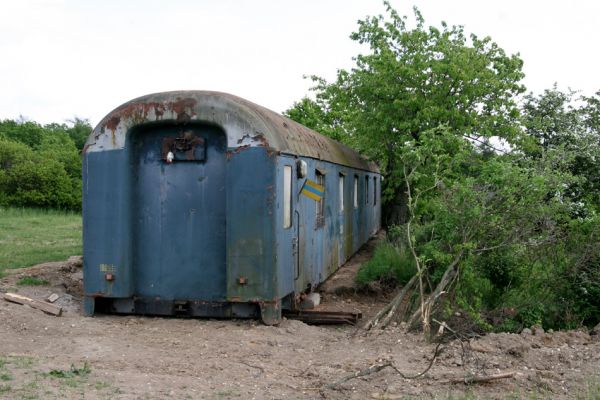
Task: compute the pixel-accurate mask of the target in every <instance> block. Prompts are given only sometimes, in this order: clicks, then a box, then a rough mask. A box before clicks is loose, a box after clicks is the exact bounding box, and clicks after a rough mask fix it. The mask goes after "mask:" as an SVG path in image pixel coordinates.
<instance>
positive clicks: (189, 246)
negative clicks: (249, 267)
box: [131, 125, 227, 300]
mask: <svg viewBox="0 0 600 400" xmlns="http://www.w3.org/2000/svg"><path fill="white" fill-rule="evenodd" d="M131 140H132V141H133V143H132V147H133V152H132V172H131V173H132V184H133V198H132V200H133V201H132V216H133V221H132V222H133V229H132V231H133V232H132V233H133V235H132V236H133V237H132V241H133V255H134V274H135V295H137V296H142V297H158V298H162V299H186V300H194V299H198V300H200V299H201V300H222V299H223V298H224V297H225V279H226V275H225V274H226V266H225V226H226V223H225V222H226V221H225V194H226V193H225V168H226V158H225V151H226V148H227V142H226V137H225V133H224V132H223V131H222V130H220V129H219V128H216V127H213V126H205V125H190V126H186V127H178V126H169V125H167V126H154V127H149V128H146V129H143V130H140V131H138V132H135V133H134V134H133V135H132V139H131Z"/></svg>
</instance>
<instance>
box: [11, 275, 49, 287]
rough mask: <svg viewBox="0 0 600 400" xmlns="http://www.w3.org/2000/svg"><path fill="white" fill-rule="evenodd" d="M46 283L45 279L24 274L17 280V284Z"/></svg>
mask: <svg viewBox="0 0 600 400" xmlns="http://www.w3.org/2000/svg"><path fill="white" fill-rule="evenodd" d="M47 284H48V281H47V280H45V279H40V278H36V277H35V276H24V277H22V278H20V279H19V280H18V281H17V285H19V286H44V285H47Z"/></svg>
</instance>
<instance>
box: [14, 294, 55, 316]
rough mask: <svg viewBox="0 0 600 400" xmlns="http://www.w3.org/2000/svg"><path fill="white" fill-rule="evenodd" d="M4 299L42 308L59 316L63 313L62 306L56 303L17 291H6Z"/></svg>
mask: <svg viewBox="0 0 600 400" xmlns="http://www.w3.org/2000/svg"><path fill="white" fill-rule="evenodd" d="M4 300H6V301H10V302H13V303H17V304H23V305H28V306H30V307H33V308H36V309H38V310H42V311H43V312H45V313H48V314H52V315H56V316H57V317H58V316H60V314H61V313H62V307H59V306H57V305H55V304H50V303H46V302H45V301H40V300H35V299H31V298H29V297H25V296H21V295H20V294H16V293H4Z"/></svg>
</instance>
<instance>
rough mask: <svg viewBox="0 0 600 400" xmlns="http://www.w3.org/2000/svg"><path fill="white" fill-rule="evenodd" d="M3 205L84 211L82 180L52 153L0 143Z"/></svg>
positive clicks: (0, 196) (0, 178)
mask: <svg viewBox="0 0 600 400" xmlns="http://www.w3.org/2000/svg"><path fill="white" fill-rule="evenodd" d="M0 205H3V206H17V207H41V208H59V209H72V210H80V209H81V184H80V179H77V178H74V177H72V176H69V174H68V173H67V171H66V170H65V165H64V164H62V163H61V162H60V161H58V160H56V159H54V158H52V154H51V153H49V152H41V153H36V152H34V151H33V150H32V149H31V148H29V147H28V146H26V145H24V144H21V143H16V142H12V141H7V140H0Z"/></svg>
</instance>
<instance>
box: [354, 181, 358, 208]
mask: <svg viewBox="0 0 600 400" xmlns="http://www.w3.org/2000/svg"><path fill="white" fill-rule="evenodd" d="M354 208H358V176H356V175H354Z"/></svg>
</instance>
